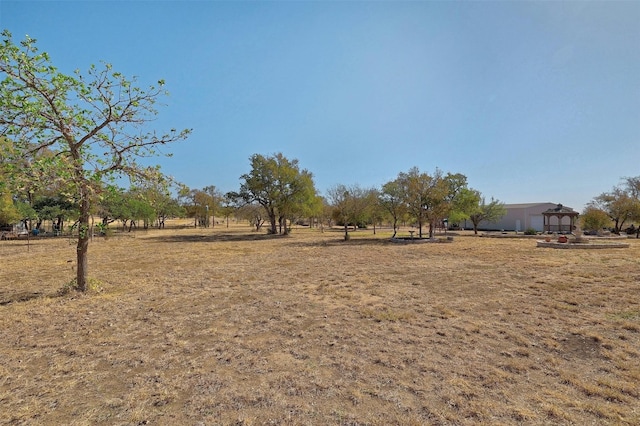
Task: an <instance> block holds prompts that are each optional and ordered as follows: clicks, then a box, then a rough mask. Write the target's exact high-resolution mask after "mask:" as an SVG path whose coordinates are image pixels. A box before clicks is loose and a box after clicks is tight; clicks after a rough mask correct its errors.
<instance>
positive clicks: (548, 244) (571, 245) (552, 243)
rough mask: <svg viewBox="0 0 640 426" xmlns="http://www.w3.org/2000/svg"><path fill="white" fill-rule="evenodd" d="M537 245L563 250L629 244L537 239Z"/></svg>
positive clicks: (626, 245)
mask: <svg viewBox="0 0 640 426" xmlns="http://www.w3.org/2000/svg"><path fill="white" fill-rule="evenodd" d="M537 244H538V245H537V246H538V247H546V248H554V249H565V250H591V249H609V248H628V247H629V244H627V243H604V242H593V240H591V241H587V242H585V243H572V242H568V243H559V242H557V241H548V242H547V241H543V240H538V241H537Z"/></svg>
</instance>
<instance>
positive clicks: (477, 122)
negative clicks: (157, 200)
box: [0, 0, 640, 210]
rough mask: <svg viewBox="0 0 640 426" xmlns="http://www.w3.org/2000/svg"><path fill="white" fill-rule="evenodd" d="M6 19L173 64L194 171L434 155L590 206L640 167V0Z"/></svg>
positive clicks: (15, 28) (28, 8) (322, 172)
mask: <svg viewBox="0 0 640 426" xmlns="http://www.w3.org/2000/svg"><path fill="white" fill-rule="evenodd" d="M0 28H6V29H9V30H10V31H11V32H12V33H13V35H14V39H15V40H21V39H23V38H24V36H25V35H26V34H28V35H29V36H31V37H33V38H35V39H37V40H38V45H39V46H40V48H41V50H45V51H47V52H48V53H49V54H50V55H51V58H52V60H53V62H54V64H56V65H57V66H58V67H59V68H61V69H62V70H66V71H72V70H74V69H76V68H79V69H81V70H86V69H87V68H88V66H89V65H90V64H92V63H99V61H101V60H104V61H107V62H109V63H111V64H113V67H114V69H116V70H118V71H121V72H123V73H124V74H125V75H128V76H134V75H135V76H139V82H140V83H142V84H143V85H145V86H146V85H148V84H151V83H153V82H155V81H157V80H158V79H161V78H162V79H165V80H166V83H167V86H166V87H167V89H168V90H169V91H170V92H171V96H170V97H168V98H166V99H165V100H164V101H165V103H166V104H167V106H166V107H164V108H162V109H161V110H160V115H159V117H158V120H157V121H156V122H155V124H154V125H155V127H156V128H157V129H158V130H160V131H163V130H167V129H169V128H171V127H176V128H193V130H194V132H193V135H192V136H191V137H190V138H189V140H188V141H185V142H181V143H179V144H178V145H175V146H174V147H173V149H172V151H173V152H174V157H173V158H171V159H159V160H158V162H160V163H161V164H162V166H163V169H164V170H165V172H166V173H167V174H170V175H173V176H174V177H175V178H176V179H177V180H179V181H181V182H183V183H185V184H186V185H188V186H189V187H191V188H202V187H204V186H207V185H216V186H217V187H218V188H219V189H220V190H222V191H223V192H226V191H230V190H236V189H238V187H239V184H240V180H239V177H240V175H242V174H243V173H246V172H248V171H249V160H248V159H249V157H250V156H251V155H252V154H254V153H260V154H265V155H270V154H274V153H276V152H282V153H283V154H284V155H285V156H286V157H288V158H289V159H293V158H296V159H298V160H299V162H300V165H301V167H303V168H306V169H308V170H309V171H310V172H312V173H313V175H314V177H315V182H316V186H317V187H318V189H319V190H320V191H321V192H322V193H324V192H325V191H326V190H327V189H328V188H329V187H331V186H333V185H335V184H340V183H342V184H347V185H350V184H359V185H361V186H363V187H379V186H380V185H381V184H383V183H385V182H387V181H389V180H392V179H393V178H395V177H396V176H397V174H398V173H399V172H405V171H408V170H409V169H410V168H411V167H413V166H417V167H418V168H419V169H420V170H421V171H426V172H432V171H434V170H435V169H436V167H438V168H440V169H442V170H443V171H445V172H453V173H463V174H465V175H466V176H467V177H468V180H469V185H470V186H471V187H473V188H476V189H478V190H480V191H482V192H483V193H484V194H485V195H486V196H487V197H491V196H493V197H495V198H498V199H500V200H501V201H504V202H506V203H522V202H547V201H548V202H557V203H563V204H565V205H568V206H571V207H574V208H576V209H578V210H582V207H583V205H584V204H586V203H587V202H588V201H589V200H590V199H591V198H593V197H594V196H596V195H598V194H600V193H601V192H604V191H608V190H610V189H611V188H612V187H613V186H614V185H617V184H619V183H620V178H622V177H625V176H638V175H640V2H639V1H627V2H622V1H618V2H616V1H606V2H604V1H603V2H598V1H588V2H587V1H568V2H546V1H545V2H542V1H540V2H535V1H529V2H521V1H501V2H485V1H483V2H462V1H451V2H445V1H438V2H430V1H414V2H402V1H375V2H373V1H372V2H368V1H358V2H356V1H350V2H346V1H345V2H341V1H327V2H323V1H313V2H311V1H309V2H295V1H281V2H268V1H267V2H264V1H263V2H251V1H241V2H216V1H26V0H20V1H15V0H0Z"/></svg>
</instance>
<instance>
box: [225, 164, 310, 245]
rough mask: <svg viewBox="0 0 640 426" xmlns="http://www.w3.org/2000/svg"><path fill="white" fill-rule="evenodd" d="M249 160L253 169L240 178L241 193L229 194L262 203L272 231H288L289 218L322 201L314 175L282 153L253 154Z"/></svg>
mask: <svg viewBox="0 0 640 426" xmlns="http://www.w3.org/2000/svg"><path fill="white" fill-rule="evenodd" d="M250 162H251V171H250V172H249V173H246V174H244V175H242V176H241V177H240V179H241V180H242V181H243V182H242V184H241V186H240V192H238V193H230V194H229V195H230V196H232V197H233V198H236V199H239V200H243V201H244V203H246V204H251V203H254V202H255V203H258V204H259V205H261V206H262V207H263V208H264V209H265V211H266V213H267V216H268V218H269V224H270V228H269V232H270V233H272V234H277V233H281V234H286V233H288V232H289V231H288V228H287V221H288V220H290V219H292V218H294V217H295V216H296V215H302V214H304V213H305V212H308V211H310V210H313V208H315V206H316V205H317V203H318V201H319V198H318V196H317V192H316V189H315V186H314V183H313V175H312V174H311V173H310V172H309V171H307V170H305V169H302V170H301V169H300V167H299V165H298V160H295V159H294V160H289V159H287V158H286V157H285V156H284V155H282V153H277V154H275V155H272V156H264V155H261V154H254V155H252V156H251V158H250ZM278 225H280V226H279V227H278Z"/></svg>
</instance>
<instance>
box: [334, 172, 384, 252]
mask: <svg viewBox="0 0 640 426" xmlns="http://www.w3.org/2000/svg"><path fill="white" fill-rule="evenodd" d="M371 194H372V190H368V189H363V188H361V187H360V186H358V185H352V186H346V185H342V184H339V185H335V186H333V187H331V188H329V190H328V192H327V198H328V199H329V202H330V203H331V206H332V216H333V219H334V220H335V221H336V222H337V223H338V224H341V225H342V226H343V227H344V240H345V241H348V240H349V239H350V236H349V226H350V225H352V226H353V227H354V229H357V227H358V225H361V226H362V225H365V224H366V223H367V220H368V214H369V209H370V208H371V203H372V202H373V201H374V199H375V197H373V196H372V195H371Z"/></svg>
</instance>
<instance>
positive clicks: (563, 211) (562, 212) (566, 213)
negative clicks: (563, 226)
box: [542, 204, 579, 216]
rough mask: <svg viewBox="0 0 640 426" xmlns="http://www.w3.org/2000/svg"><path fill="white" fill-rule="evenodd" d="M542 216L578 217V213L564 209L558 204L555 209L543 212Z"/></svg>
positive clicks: (568, 208)
mask: <svg viewBox="0 0 640 426" xmlns="http://www.w3.org/2000/svg"><path fill="white" fill-rule="evenodd" d="M542 214H543V215H562V216H578V214H579V213H578V212H577V211H575V210H574V209H572V208H571V207H565V206H563V205H562V204H558V205H557V206H556V207H555V208H552V209H548V210H545V211H544V212H542Z"/></svg>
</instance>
